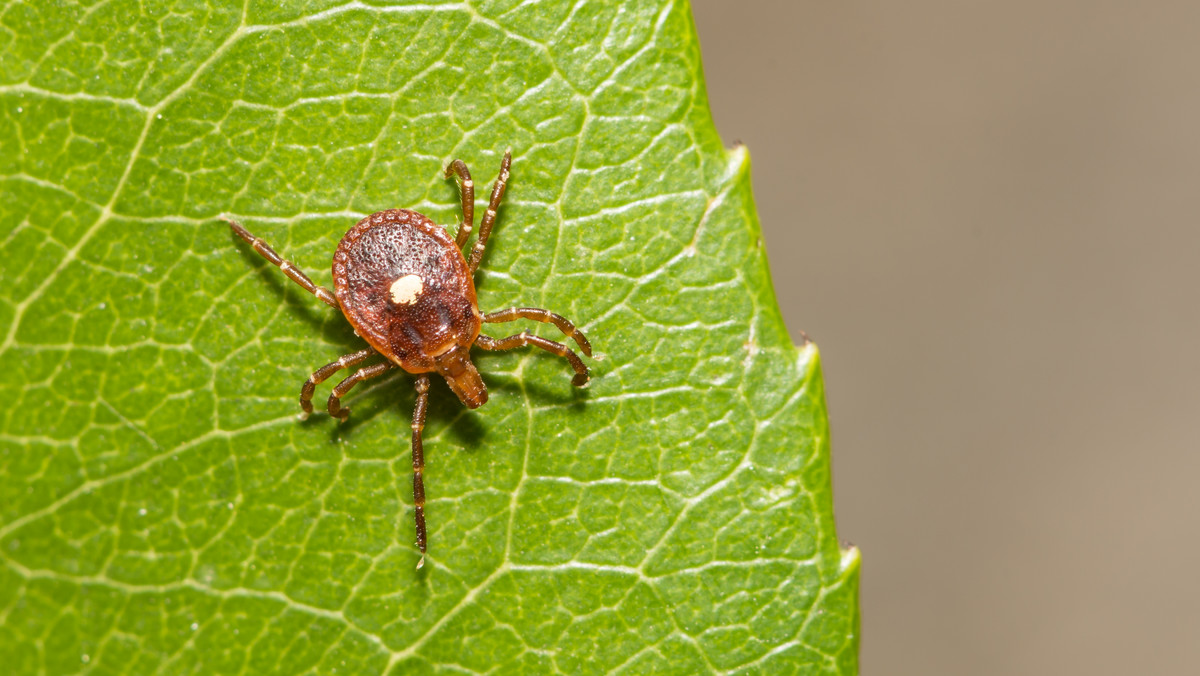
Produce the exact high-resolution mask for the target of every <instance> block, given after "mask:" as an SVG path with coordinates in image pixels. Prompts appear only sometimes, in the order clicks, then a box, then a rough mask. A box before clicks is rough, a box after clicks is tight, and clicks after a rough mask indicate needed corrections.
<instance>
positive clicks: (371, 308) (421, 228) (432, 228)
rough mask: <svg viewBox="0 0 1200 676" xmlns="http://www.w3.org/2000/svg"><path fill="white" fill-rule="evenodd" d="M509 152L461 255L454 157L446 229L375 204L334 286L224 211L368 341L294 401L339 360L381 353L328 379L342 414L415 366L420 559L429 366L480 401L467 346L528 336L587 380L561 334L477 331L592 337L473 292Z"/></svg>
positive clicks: (466, 229)
mask: <svg viewBox="0 0 1200 676" xmlns="http://www.w3.org/2000/svg"><path fill="white" fill-rule="evenodd" d="M511 164H512V155H511V153H505V154H504V160H503V161H502V162H501V163H500V176H499V177H498V178H497V179H496V183H495V185H494V186H493V187H492V199H491V201H490V202H489V204H488V208H487V212H486V213H485V214H484V215H483V221H482V222H480V224H479V238H478V239H477V240H476V241H475V246H474V247H472V249H471V253H470V256H469V257H464V256H463V251H462V249H463V246H464V245H465V244H466V243H467V239H468V238H469V237H470V236H471V230H472V229H473V228H474V221H475V186H474V184H473V183H472V182H471V172H469V171H468V170H467V165H465V164H463V162H462V160H454V162H452V163H451V164H450V166H448V167H446V178H450V177H451V176H454V175H457V176H458V179H459V181H460V182H461V187H460V193H461V195H462V212H463V224H462V227H460V228H459V229H458V233H457V234H456V236H455V237H454V239H451V238H450V235H449V234H447V232H446V230H445V229H444V228H442V227H441V226H438V225H437V224H435V223H434V222H433V221H431V220H429V218H427V217H426V216H424V215H422V214H419V213H417V212H415V211H408V210H406V209H389V210H387V211H380V212H377V213H374V214H371V215H370V216H367V217H366V218H364V219H362V220H361V221H359V222H358V223H357V224H356V225H355V226H354V227H353V228H350V230H349V231H348V232H347V233H346V236H345V237H342V241H341V242H340V243H338V248H337V253H335V254H334V255H333V288H334V290H335V291H334V293H330V292H329V290H328V289H325V288H323V287H320V286H317V285H316V284H314V283H313V281H312V280H311V279H309V278H308V276H307V275H305V274H304V273H303V272H301V271H300V269H299V268H297V267H296V266H295V265H293V264H292V263H291V262H290V261H286V260H284V259H283V258H281V257H280V256H279V254H277V253H275V251H274V250H272V249H271V247H270V246H268V245H267V243H266V242H264V241H263V240H261V239H259V238H258V237H255V236H254V235H252V234H250V233H249V232H248V231H247V230H246V229H245V228H243V227H242V226H241V225H240V224H238V223H236V222H234V221H233V220H232V219H226V220H227V221H228V222H229V227H231V228H232V229H233V231H234V232H235V233H237V235H238V237H241V238H242V239H244V240H246V242H248V243H249V244H250V246H252V247H254V250H255V251H257V252H258V253H259V254H261V255H262V257H263V258H266V259H267V260H269V261H271V262H272V263H274V264H275V265H278V266H279V268H280V269H281V270H283V274H285V275H287V276H288V278H289V279H291V280H292V281H293V282H296V283H297V284H299V285H300V286H302V287H304V288H305V289H306V290H307V291H308V292H309V293H311V294H313V295H315V296H316V297H317V298H320V299H321V300H323V301H325V302H326V303H328V304H329V305H331V306H333V307H335V308H339V309H340V310H341V311H342V313H343V314H345V315H346V319H348V320H350V324H351V325H352V326H353V327H354V332H355V333H356V334H358V335H359V336H361V337H362V338H363V339H365V340H366V341H367V343H368V344H369V345H370V347H368V348H367V349H365V350H361V351H359V352H355V353H354V354H348V355H345V356H343V357H341V358H340V359H338V360H337V361H335V362H332V363H329V364H326V365H325V366H322V367H321V368H319V369H317V370H316V371H315V372H313V374H312V375H311V376H309V377H308V380H306V381H304V386H303V387H301V388H300V408H302V409H303V410H304V413H303V414H302V415H304V416H305V417H307V416H308V414H309V413H311V412H312V397H313V390H314V389H315V388H316V386H317V384H319V383H321V382H323V381H324V380H326V379H327V378H329V377H330V376H332V375H333V374H334V373H337V372H338V371H340V370H341V369H344V368H349V367H351V366H357V365H358V364H361V363H362V362H364V361H367V360H368V359H370V358H371V357H374V356H376V355H379V356H382V357H384V358H385V359H386V360H387V361H383V362H379V363H376V364H372V365H370V366H365V367H363V368H360V369H358V370H357V371H355V372H354V373H353V374H352V375H350V376H349V377H347V378H346V379H344V380H342V381H341V382H340V383H338V384H337V386H335V387H334V388H333V394H331V395H329V405H328V408H329V415H331V416H334V417H335V418H339V419H340V420H341V421H342V422H345V421H346V419H347V418H348V417H349V416H350V409H348V408H343V407H342V403H341V398H342V397H344V396H346V393H347V392H349V391H350V388H352V387H354V386H355V385H357V384H358V383H360V382H362V381H364V380H366V379H368V378H374V377H375V376H378V375H380V374H382V373H385V372H387V371H390V370H392V369H394V368H397V367H399V368H402V369H404V370H405V371H408V372H409V373H413V374H416V376H417V383H416V385H417V405H416V409H415V410H414V411H413V421H412V463H413V503H414V504H415V506H416V522H417V546H418V547H420V549H421V560H420V562H419V563H418V564H417V567H418V568H420V567H421V566H422V565H424V563H425V545H426V533H425V483H424V480H423V478H422V475H423V474H424V472H425V452H424V449H423V448H422V446H421V431H422V430H423V429H424V427H425V409H426V406H427V405H428V401H429V376H428V374H429V373H431V372H434V371H436V372H437V373H439V374H441V376H442V377H443V378H445V379H446V383H447V384H449V385H450V389H451V390H452V391H453V392H454V394H456V395H458V398H459V400H461V401H462V403H463V404H465V405H466V406H467V408H479V407H480V406H482V405H483V404H484V403H485V402H486V401H487V397H488V395H487V387H485V386H484V384H483V380H481V379H480V377H479V371H477V370H476V369H475V364H473V363H472V362H471V352H470V351H471V346H472V345H478V346H479V347H481V348H483V349H485V350H511V349H513V348H516V347H522V346H525V345H533V346H535V347H540V348H542V349H543V350H546V351H548V352H553V353H554V354H557V355H559V356H560V357H565V358H566V360H567V362H568V363H569V364H570V365H571V368H573V369H574V370H575V378H574V380H572V381H571V382H572V383H573V384H574V385H576V386H577V387H581V386H583V385H584V384H586V383H587V381H588V369H587V366H585V365H584V363H583V361H582V360H580V358H579V357H578V356H577V355H576V354H575V353H574V352H572V351H571V350H570V348H568V347H567V346H566V345H563V344H562V343H556V342H554V341H552V340H546V339H545V338H539V337H538V336H535V335H532V334H530V333H528V332H525V331H522V332H521V333H518V334H516V335H513V336H508V337H507V338H492V337H490V336H485V335H483V334H481V333H480V332H479V331H480V328H481V326H482V325H483V324H485V323H487V324H491V323H496V322H508V321H512V320H514V319H520V318H524V319H532V320H535V321H539V322H547V323H550V324H554V325H555V326H556V327H558V329H559V330H560V331H562V332H563V334H565V335H566V336H567V337H569V338H571V339H573V340H574V341H575V342H576V343H577V344H578V345H579V349H581V350H583V353H584V354H585V355H587V356H589V357H590V356H591V355H592V346H591V345H590V344H589V343H588V340H587V338H586V337H585V336H584V335H583V333H581V332H580V331H579V330H578V329H576V328H575V325H574V324H572V323H571V322H570V321H568V320H567V318H566V317H563V316H561V315H558V314H555V313H553V312H550V311H549V310H542V309H540V308H531V307H510V308H508V309H506V310H500V311H498V312H492V313H489V314H481V313H480V312H479V303H478V301H477V300H476V298H475V281H474V274H475V270H476V268H478V267H479V261H480V259H482V258H483V251H484V248H485V247H486V246H487V241H488V236H489V235H491V234H492V225H493V224H494V223H495V221H496V210H497V209H498V208H499V207H500V200H501V198H503V197H504V188H505V184H506V183H507V182H508V169H509V166H510V165H511Z"/></svg>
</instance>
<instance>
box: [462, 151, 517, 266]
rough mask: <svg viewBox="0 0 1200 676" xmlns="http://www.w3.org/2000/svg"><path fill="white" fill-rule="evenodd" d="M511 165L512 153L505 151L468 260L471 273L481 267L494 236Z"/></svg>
mask: <svg viewBox="0 0 1200 676" xmlns="http://www.w3.org/2000/svg"><path fill="white" fill-rule="evenodd" d="M511 165H512V152H510V151H505V152H504V159H503V160H501V161H500V175H499V176H498V177H496V183H495V185H493V186H492V199H491V201H490V202H488V208H487V211H486V212H485V213H484V214H483V220H482V221H480V222H479V239H477V240H475V248H473V249H471V257H470V258H469V259H467V266H468V267H470V268H471V272H475V269H476V268H478V267H479V261H480V260H481V259H482V258H483V249H484V247H486V246H487V241H488V237H490V236H491V235H492V225H493V224H494V223H495V222H496V210H497V209H499V208H500V200H502V199H504V188H505V186H507V185H508V168H509V167H510V166H511Z"/></svg>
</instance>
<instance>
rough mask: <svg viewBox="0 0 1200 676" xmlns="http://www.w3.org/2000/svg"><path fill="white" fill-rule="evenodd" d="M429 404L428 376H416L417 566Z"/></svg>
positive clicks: (422, 534) (422, 537) (421, 535)
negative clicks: (426, 413)
mask: <svg viewBox="0 0 1200 676" xmlns="http://www.w3.org/2000/svg"><path fill="white" fill-rule="evenodd" d="M428 405H429V376H428V375H426V374H424V373H422V374H421V375H419V376H417V406H416V408H415V409H413V420H412V465H413V507H414V510H415V515H416V520H417V547H419V548H420V549H421V560H420V561H418V562H417V568H420V567H421V566H423V565H425V543H426V536H425V447H424V446H423V445H422V444H421V432H422V431H424V429H425V409H426V407H427V406H428Z"/></svg>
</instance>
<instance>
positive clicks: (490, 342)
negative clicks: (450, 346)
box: [475, 331, 590, 387]
mask: <svg viewBox="0 0 1200 676" xmlns="http://www.w3.org/2000/svg"><path fill="white" fill-rule="evenodd" d="M475 344H476V345H478V346H479V347H481V348H483V349H485V350H492V351H497V350H511V349H514V348H518V347H523V346H525V345H533V346H536V347H540V348H542V349H543V350H545V351H547V352H553V353H554V354H556V355H558V356H560V357H565V358H566V360H567V362H568V363H570V364H571V368H573V369H575V377H574V378H573V379H572V380H571V384H572V385H574V386H575V387H583V386H584V385H586V384H587V381H588V378H589V377H590V376H589V375H588V369H587V366H585V365H584V363H583V360H582V359H580V358H579V355H577V354H575V353H574V352H572V351H571V348H569V347H567V346H566V345H563V344H562V343H556V342H554V341H553V340H546V339H545V338H539V337H537V336H535V335H533V334H531V333H529V332H527V331H522V332H520V333H518V334H517V335H515V336H509V337H507V338H492V337H491V336H485V335H483V334H480V335H479V338H477V339H476V340H475Z"/></svg>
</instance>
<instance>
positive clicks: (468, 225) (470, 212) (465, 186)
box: [446, 160, 475, 249]
mask: <svg viewBox="0 0 1200 676" xmlns="http://www.w3.org/2000/svg"><path fill="white" fill-rule="evenodd" d="M453 174H458V180H459V181H461V182H462V185H461V186H460V187H459V189H458V192H459V195H460V196H461V197H462V212H463V223H462V225H461V226H459V228H458V234H456V235H455V236H454V244H455V245H456V246H458V248H460V249H461V248H463V245H465V244H466V243H467V238H468V237H470V236H471V230H473V229H474V228H475V182H474V181H472V180H471V172H470V171H468V170H467V165H465V164H463V161H462V160H454V161H453V162H451V163H450V166H448V167H446V178H450V176H451V175H453Z"/></svg>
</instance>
